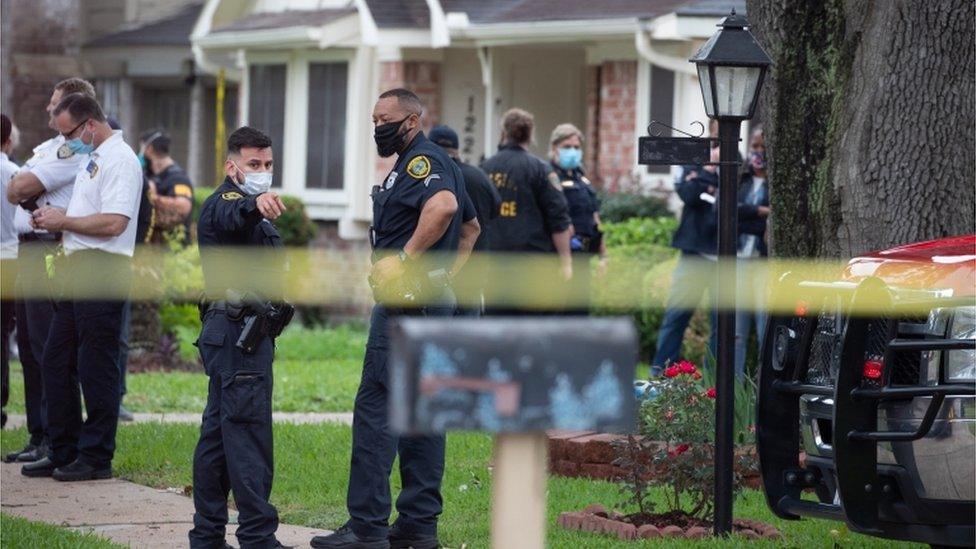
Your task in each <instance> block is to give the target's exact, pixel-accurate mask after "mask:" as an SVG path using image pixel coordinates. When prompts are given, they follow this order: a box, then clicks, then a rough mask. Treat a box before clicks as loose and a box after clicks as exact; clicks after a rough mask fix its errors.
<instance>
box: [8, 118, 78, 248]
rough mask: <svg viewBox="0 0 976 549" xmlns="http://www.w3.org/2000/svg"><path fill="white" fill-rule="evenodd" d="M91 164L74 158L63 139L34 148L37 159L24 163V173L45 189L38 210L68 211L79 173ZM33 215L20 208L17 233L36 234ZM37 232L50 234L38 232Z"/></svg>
mask: <svg viewBox="0 0 976 549" xmlns="http://www.w3.org/2000/svg"><path fill="white" fill-rule="evenodd" d="M87 163H88V155H87V154H75V153H73V152H71V149H69V148H68V146H67V145H65V143H64V136H62V135H57V136H55V137H52V138H51V139H48V140H47V141H45V142H43V143H41V144H40V145H38V146H37V147H34V156H31V157H30V160H28V161H27V162H24V165H23V167H21V170H26V171H29V172H31V173H32V174H34V176H36V177H37V179H38V180H39V181H40V182H41V185H44V190H45V192H44V194H42V195H41V197H40V198H38V199H37V205H38V206H54V207H55V208H62V209H63V208H67V207H68V202H70V201H71V189H72V187H73V186H74V182H75V176H76V175H78V171H79V170H81V169H82V168H84V167H85V164H87ZM30 219H31V214H30V212H28V211H27V210H25V209H23V208H21V207H18V208H17V213H16V215H15V217H14V227H15V228H16V229H17V233H19V234H25V233H30V232H34V229H33V228H32V227H31V226H30ZM37 232H47V231H44V230H38V231H37Z"/></svg>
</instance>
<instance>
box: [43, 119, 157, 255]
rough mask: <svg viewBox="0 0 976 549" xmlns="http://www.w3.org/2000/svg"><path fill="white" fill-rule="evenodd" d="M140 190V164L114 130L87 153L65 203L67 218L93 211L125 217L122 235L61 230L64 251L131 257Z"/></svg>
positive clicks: (93, 212) (119, 134)
mask: <svg viewBox="0 0 976 549" xmlns="http://www.w3.org/2000/svg"><path fill="white" fill-rule="evenodd" d="M140 192H142V167H141V166H140V165H139V159H138V158H137V157H136V153H134V152H132V149H131V148H130V147H129V146H128V145H127V144H126V143H125V141H123V140H122V130H115V132H113V135H112V137H109V138H108V139H106V140H105V142H103V143H102V144H101V145H99V146H98V148H97V149H95V150H94V151H93V152H92V153H91V155H90V156H89V160H88V163H87V164H86V165H85V166H84V167H83V168H82V169H81V170H80V171H79V172H78V175H77V177H76V178H75V184H74V192H73V193H72V195H71V202H69V203H68V212H67V215H68V217H86V216H89V215H95V214H100V213H101V214H119V215H124V216H125V217H127V218H128V219H129V223H128V224H127V225H126V227H125V230H124V231H122V234H120V235H119V236H115V237H103V236H88V235H83V234H78V233H73V232H70V231H65V232H64V237H63V240H62V242H63V244H64V251H65V253H67V254H68V255H70V254H71V253H73V252H76V251H79V250H102V251H105V252H109V253H113V254H120V255H127V256H129V257H132V253H133V251H134V250H135V244H136V225H137V224H138V223H137V219H138V217H139V198H140V196H139V193H140Z"/></svg>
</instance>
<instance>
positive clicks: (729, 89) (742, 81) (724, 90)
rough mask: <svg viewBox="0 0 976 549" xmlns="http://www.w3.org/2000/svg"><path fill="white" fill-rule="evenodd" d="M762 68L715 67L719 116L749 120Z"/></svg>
mask: <svg viewBox="0 0 976 549" xmlns="http://www.w3.org/2000/svg"><path fill="white" fill-rule="evenodd" d="M761 73H762V69H761V68H760V67H722V66H716V67H715V89H716V91H717V93H716V95H717V96H718V97H717V99H718V104H717V105H716V110H717V111H718V116H731V117H736V118H747V117H748V116H749V114H750V113H749V108H750V107H751V106H752V100H753V99H754V98H755V96H756V91H757V86H758V85H759V75H760V74H761Z"/></svg>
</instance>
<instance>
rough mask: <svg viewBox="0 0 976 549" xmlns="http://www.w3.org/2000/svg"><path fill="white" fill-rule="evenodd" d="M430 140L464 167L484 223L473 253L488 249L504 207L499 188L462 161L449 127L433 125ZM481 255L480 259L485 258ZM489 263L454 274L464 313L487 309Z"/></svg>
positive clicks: (471, 196) (466, 185)
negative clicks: (490, 227)
mask: <svg viewBox="0 0 976 549" xmlns="http://www.w3.org/2000/svg"><path fill="white" fill-rule="evenodd" d="M430 140H431V141H433V142H434V143H437V144H438V145H440V147H441V148H442V149H444V152H445V153H447V155H448V156H450V157H451V160H453V161H454V162H455V163H457V165H458V167H460V168H461V176H462V178H463V179H464V189H465V191H467V193H468V198H469V199H470V201H471V204H472V206H473V207H474V211H475V217H477V218H478V224H479V225H480V226H481V234H479V235H478V239H477V240H476V241H475V243H474V250H473V251H474V252H475V253H480V254H484V252H487V251H488V246H489V242H490V237H489V233H488V225H489V223H490V222H491V221H492V220H493V219H495V218H496V217H498V208H500V207H501V204H502V197H501V195H499V194H498V189H496V188H495V186H494V185H492V184H491V182H490V181H488V176H487V175H485V172H483V171H482V170H481V168H479V167H477V166H472V165H471V164H468V163H467V162H464V161H462V160H461V157H460V155H459V154H458V145H459V140H458V135H457V132H455V131H454V130H453V129H452V128H450V127H449V126H443V125H442V126H434V127H433V128H431V130H430ZM462 229H463V227H462ZM485 258H486V256H485V255H482V256H481V257H480V258H479V259H482V260H483V259H485ZM485 265H486V263H485V262H484V261H479V262H478V264H476V265H468V267H467V268H466V269H465V270H464V271H463V272H462V273H459V274H460V276H455V277H454V278H453V280H454V292H455V293H456V294H457V295H458V301H459V303H460V304H463V306H461V307H460V308H461V309H462V310H463V313H461V314H463V315H464V316H480V314H481V312H482V310H483V308H484V295H483V294H484V288H485V277H486V275H487V272H486V271H487V269H485V268H484V267H485Z"/></svg>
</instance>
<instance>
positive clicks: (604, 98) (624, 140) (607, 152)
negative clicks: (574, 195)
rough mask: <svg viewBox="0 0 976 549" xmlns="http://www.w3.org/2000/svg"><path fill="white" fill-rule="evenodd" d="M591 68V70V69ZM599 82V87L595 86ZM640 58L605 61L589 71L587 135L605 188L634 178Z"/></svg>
mask: <svg viewBox="0 0 976 549" xmlns="http://www.w3.org/2000/svg"><path fill="white" fill-rule="evenodd" d="M589 71H592V72H589ZM597 83H598V84H599V88H598V90H596V89H593V88H595V87H596V85H597ZM636 101H637V61H604V62H603V64H602V65H600V66H599V70H597V67H591V68H589V69H588V72H587V136H588V137H589V141H590V143H594V144H595V145H591V148H593V149H595V155H596V157H595V158H594V159H593V160H591V162H592V164H591V165H592V166H595V168H596V169H595V170H593V171H594V175H595V176H596V179H597V181H598V182H599V183H600V184H601V185H602V186H603V187H604V188H606V189H618V188H620V187H621V186H627V184H628V183H629V182H630V181H631V179H632V170H633V167H634V158H635V157H634V155H635V147H636V139H635V138H634V135H635V133H634V132H635V125H636V120H637V102H636Z"/></svg>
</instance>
